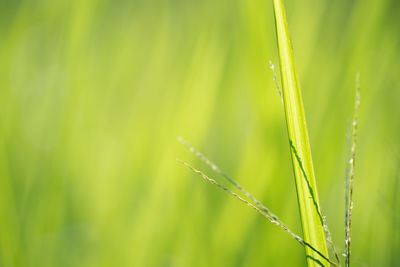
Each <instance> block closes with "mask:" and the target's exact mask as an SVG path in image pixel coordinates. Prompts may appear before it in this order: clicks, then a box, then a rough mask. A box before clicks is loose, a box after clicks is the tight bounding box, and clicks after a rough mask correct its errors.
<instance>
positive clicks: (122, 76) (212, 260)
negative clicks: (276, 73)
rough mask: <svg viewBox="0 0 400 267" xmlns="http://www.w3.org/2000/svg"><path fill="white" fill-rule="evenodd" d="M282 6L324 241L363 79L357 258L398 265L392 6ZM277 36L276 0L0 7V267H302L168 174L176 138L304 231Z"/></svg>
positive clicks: (172, 171) (211, 192)
mask: <svg viewBox="0 0 400 267" xmlns="http://www.w3.org/2000/svg"><path fill="white" fill-rule="evenodd" d="M285 5H286V6H287V12H288V20H289V24H290V25H291V33H292V41H293V45H294V50H295V53H296V57H297V66H298V72H299V76H300V77H301V84H302V89H303V98H304V104H305V110H306V116H307V121H308V126H309V134H310V139H311V140H310V141H311V148H312V151H313V158H314V166H315V172H316V179H317V182H318V185H319V196H320V202H321V206H322V208H323V210H324V211H325V214H326V215H327V221H328V224H329V225H330V228H331V231H332V234H333V239H334V241H335V242H336V243H337V244H338V245H341V244H342V243H343V242H342V240H343V238H344V223H343V210H344V174H345V156H346V149H347V148H346V134H348V133H349V130H348V129H349V127H348V126H349V123H350V121H351V116H352V103H353V91H354V90H353V89H354V75H355V73H356V71H360V73H361V77H362V78H361V88H362V89H361V94H362V99H363V101H362V106H361V109H360V120H359V124H360V128H359V143H358V155H357V160H358V161H357V167H356V178H355V185H354V186H355V193H354V201H355V208H354V210H353V211H354V212H353V223H352V259H353V260H354V265H360V266H362V265H367V266H368V265H369V266H396V265H398V264H399V262H398V259H397V255H396V252H397V251H398V249H399V247H400V240H399V231H400V230H399V229H400V227H399V225H398V224H399V219H398V215H397V214H398V210H399V208H398V207H399V198H397V197H396V195H395V193H394V192H397V191H398V190H399V189H400V188H398V187H399V183H397V182H396V181H397V179H398V177H399V176H398V170H399V165H400V160H399V150H398V147H400V141H399V138H398V136H400V120H399V117H400V109H399V107H398V101H399V99H400V89H399V88H400V77H399V75H398V73H399V70H400V63H399V62H400V61H399V56H398V51H399V49H400V35H399V30H398V22H397V21H398V14H399V12H400V6H399V3H398V1H394V0H393V1H389V0H382V1H375V0H366V1H345V0H339V1H315V0H313V1H311V0H307V1H302V2H301V3H300V2H298V1H297V2H296V1H293V0H287V1H285ZM275 42H276V40H275V37H274V24H273V13H272V3H270V2H269V1H227V0H222V1H211V0H205V1H173V0H170V1H128V0H126V1H106V0H85V1H78V0H68V1H67V0H59V1H50V0H38V1H28V0H25V1H23V0H20V1H10V0H6V1H1V2H0V59H1V60H0V88H1V89H0V114H1V116H0V218H1V220H0V265H2V266H132V265H133V266H259V265H267V266H284V265H285V266H295V265H302V264H305V259H304V255H303V250H302V248H301V247H300V246H299V245H298V244H296V243H295V242H294V241H293V240H292V239H290V238H289V237H287V236H286V235H285V234H284V233H282V232H281V231H279V230H278V229H277V228H276V227H274V226H273V225H270V224H268V223H267V222H265V219H263V218H262V217H261V216H259V215H258V214H256V213H254V212H252V211H251V210H248V209H246V208H244V207H242V206H241V205H240V204H238V203H236V202H235V201H233V200H232V199H230V198H229V197H227V196H226V195H224V194H222V193H221V192H219V191H218V190H217V189H215V188H212V187H211V188H210V187H209V186H208V185H207V184H205V183H203V182H202V181H201V180H199V179H198V178H197V177H195V176H194V175H193V174H191V173H190V172H187V170H186V169H184V168H182V167H181V166H180V165H178V164H176V162H175V158H176V157H177V156H179V157H180V158H186V159H189V160H190V159H192V160H194V158H193V156H192V155H190V154H189V153H187V152H186V150H185V149H184V148H182V147H181V146H180V145H179V144H178V143H177V142H176V137H177V136H183V137H185V138H186V139H187V140H188V141H190V142H191V143H192V144H193V145H195V146H196V147H199V148H200V149H201V150H202V151H203V152H204V153H206V154H207V155H208V156H209V157H210V158H211V159H213V160H214V161H215V162H216V163H218V165H220V166H221V167H222V168H223V169H224V170H225V171H226V172H228V173H230V174H231V175H232V176H233V177H235V178H237V180H238V181H239V182H240V183H241V184H242V185H243V186H245V187H246V188H247V189H248V190H249V191H250V192H251V193H253V194H254V195H255V196H257V197H258V198H260V200H262V201H263V202H265V203H266V204H267V205H268V206H269V207H270V208H271V209H272V210H273V211H274V212H275V213H277V214H278V215H279V216H280V218H281V219H282V220H283V221H285V222H286V223H287V224H288V225H289V226H290V227H291V228H293V229H294V230H296V232H300V230H301V227H300V221H299V214H298V210H297V204H296V194H295V186H294V181H293V174H292V170H291V166H290V152H289V149H288V148H287V141H286V132H285V131H286V129H285V125H284V116H283V110H282V107H281V102H280V99H279V96H278V94H277V93H276V91H275V89H274V84H273V81H272V77H271V74H270V71H269V69H268V65H267V62H268V60H269V59H272V60H273V61H274V62H277V56H278V52H277V50H276V47H275ZM199 165H200V163H199ZM396 187H397V189H396ZM396 190H397V191H396ZM289 254H290V255H291V257H287V255H289Z"/></svg>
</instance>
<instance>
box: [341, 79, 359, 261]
mask: <svg viewBox="0 0 400 267" xmlns="http://www.w3.org/2000/svg"><path fill="white" fill-rule="evenodd" d="M355 91H356V92H355V100H354V116H353V123H352V134H351V152H350V160H349V162H348V173H347V175H346V193H345V205H346V208H345V244H344V245H345V254H344V257H345V266H350V242H351V216H352V211H353V182H354V167H355V160H356V145H357V129H358V109H359V106H360V73H357V75H356V90H355Z"/></svg>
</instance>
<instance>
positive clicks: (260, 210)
mask: <svg viewBox="0 0 400 267" xmlns="http://www.w3.org/2000/svg"><path fill="white" fill-rule="evenodd" d="M182 140H183V139H182ZM186 144H187V143H186ZM192 152H193V151H192ZM197 152H198V151H197ZM198 153H200V152H198ZM200 155H201V156H202V157H203V159H204V160H207V161H208V159H207V158H206V157H204V156H203V155H202V154H201V153H200ZM177 161H178V162H179V163H182V164H183V165H185V166H186V167H188V168H189V169H191V170H192V171H193V172H194V173H196V174H198V175H200V176H201V177H202V178H203V179H204V180H206V181H208V182H210V183H211V184H213V185H215V186H217V187H218V188H220V189H222V190H224V191H226V192H228V193H229V194H230V195H232V196H233V197H235V198H236V199H238V200H239V201H241V202H242V203H244V204H246V205H247V206H249V207H250V208H252V209H254V210H255V211H256V212H258V213H260V214H261V215H263V216H264V217H265V218H266V219H267V220H268V221H270V222H271V223H273V224H275V225H277V226H279V227H280V228H281V229H283V230H284V231H285V232H286V233H288V234H289V235H290V236H291V237H292V238H294V239H295V240H296V241H297V242H299V243H300V244H301V245H302V246H304V247H307V248H309V249H310V250H312V251H314V252H315V253H316V254H318V255H319V256H320V257H322V258H323V259H324V260H326V261H327V262H329V263H330V264H332V265H333V266H337V265H336V263H334V262H332V261H331V260H330V259H329V258H327V257H326V256H325V255H324V254H322V253H321V252H320V251H318V250H317V249H316V248H314V247H313V246H312V245H311V244H309V243H308V242H306V241H304V240H303V239H302V238H301V237H300V236H298V235H296V234H294V233H293V232H292V231H291V230H290V229H289V228H287V227H286V226H285V225H284V224H283V223H282V222H281V221H280V220H279V218H278V217H276V215H273V216H271V213H270V212H269V210H268V209H267V208H266V207H265V206H264V205H263V204H261V203H260V202H259V201H257V203H258V204H256V205H254V204H252V203H250V202H249V201H247V200H246V199H244V198H243V197H241V196H239V195H238V194H236V193H234V192H232V191H231V190H229V189H228V188H227V187H225V186H222V185H221V184H219V183H218V182H217V181H216V180H214V179H212V178H210V177H208V176H207V175H206V174H204V173H203V172H201V171H200V170H197V169H195V168H194V167H193V166H192V165H190V164H189V163H187V162H185V161H183V160H180V159H177ZM208 163H210V164H212V166H215V167H216V165H214V164H213V163H212V162H211V161H208ZM215 169H217V170H219V168H218V167H216V168H215ZM228 181H230V182H231V181H232V182H233V184H234V185H235V184H236V185H238V184H237V183H236V182H235V181H234V180H232V179H230V178H229V180H228ZM232 182H231V183H232ZM240 188H241V191H242V192H247V191H246V190H245V189H243V188H242V187H240ZM247 194H249V193H247ZM249 195H250V194H249ZM250 196H251V195H250ZM251 197H252V198H254V197H253V196H251ZM254 199H255V198H254ZM259 206H261V207H262V208H260V207H259ZM265 210H268V212H265ZM310 260H312V261H314V262H317V263H318V264H319V265H321V266H324V265H323V264H322V263H321V261H320V260H319V259H317V258H311V257H310Z"/></svg>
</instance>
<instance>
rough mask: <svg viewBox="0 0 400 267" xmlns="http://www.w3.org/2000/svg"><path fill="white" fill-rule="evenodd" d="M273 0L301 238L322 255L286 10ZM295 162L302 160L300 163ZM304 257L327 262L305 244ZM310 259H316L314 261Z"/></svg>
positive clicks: (320, 223) (322, 238)
mask: <svg viewBox="0 0 400 267" xmlns="http://www.w3.org/2000/svg"><path fill="white" fill-rule="evenodd" d="M273 3H274V14H275V25H276V33H277V39H278V48H279V59H280V69H281V78H282V85H283V86H282V87H283V88H282V92H283V102H284V106H285V115H286V125H287V130H288V135H289V142H290V145H291V155H292V164H293V169H294V174H295V181H296V189H297V198H298V202H299V208H300V215H301V221H302V228H303V234H304V240H305V241H306V242H308V243H310V244H311V245H312V246H313V247H315V248H316V249H317V250H318V251H320V252H322V253H323V254H324V255H328V252H327V246H326V242H325V233H324V226H323V220H322V216H321V212H320V209H319V201H318V193H317V187H316V182H315V176H314V168H313V163H312V157H311V149H310V144H309V140H308V132H307V126H306V119H305V115H304V107H303V100H302V96H301V91H300V86H299V82H298V78H297V73H296V68H295V63H294V55H293V49H292V45H291V41H290V37H289V29H288V25H287V21H286V13H285V10H284V6H283V1H282V0H273ZM293 148H295V149H293ZM295 151H296V152H295ZM296 154H297V155H296ZM299 162H302V165H303V166H301V165H300V164H299ZM306 177H307V179H306ZM310 189H311V190H310ZM311 192H312V193H311ZM306 257H307V264H308V266H321V264H322V265H328V262H327V261H326V260H325V259H324V258H323V257H321V256H320V255H318V253H315V251H313V250H311V249H309V248H306ZM325 258H326V257H325ZM313 259H317V260H318V261H316V260H313Z"/></svg>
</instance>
